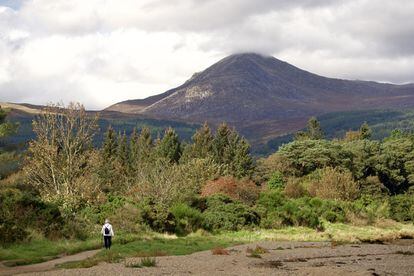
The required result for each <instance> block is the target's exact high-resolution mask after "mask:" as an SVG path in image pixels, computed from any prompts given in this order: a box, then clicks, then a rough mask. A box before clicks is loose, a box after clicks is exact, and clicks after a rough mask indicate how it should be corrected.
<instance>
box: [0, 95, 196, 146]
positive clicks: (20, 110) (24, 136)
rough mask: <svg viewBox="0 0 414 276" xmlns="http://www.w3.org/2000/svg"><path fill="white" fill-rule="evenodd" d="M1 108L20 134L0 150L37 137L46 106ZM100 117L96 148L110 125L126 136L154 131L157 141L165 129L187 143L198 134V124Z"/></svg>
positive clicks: (5, 141) (121, 115) (8, 139)
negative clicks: (135, 131)
mask: <svg viewBox="0 0 414 276" xmlns="http://www.w3.org/2000/svg"><path fill="white" fill-rule="evenodd" d="M0 106H1V107H2V108H5V109H7V110H9V114H8V120H10V121H12V122H17V123H18V124H19V128H18V131H17V133H16V134H15V135H12V136H9V137H6V138H2V139H1V140H0V147H1V146H2V145H4V144H7V145H16V144H20V145H24V144H25V143H27V142H28V141H29V140H30V139H33V138H34V137H35V136H34V133H33V130H32V120H33V118H34V116H36V115H37V114H39V113H40V112H41V110H42V108H44V107H43V106H34V105H29V104H15V103H1V104H0ZM88 112H89V113H91V114H93V113H95V112H93V111H88ZM99 116H100V117H99V118H100V120H99V131H98V133H97V135H96V136H95V144H96V145H100V144H101V142H102V139H103V135H104V132H105V131H106V129H107V128H108V126H109V125H111V126H112V127H113V128H114V129H115V131H117V132H125V133H126V134H127V135H129V134H131V133H132V131H133V129H134V128H138V129H141V128H143V127H144V126H146V127H149V128H150V129H151V132H152V135H153V137H154V138H156V137H157V135H162V133H163V132H164V130H165V129H166V128H168V127H173V128H174V129H175V130H176V131H177V133H178V134H179V135H180V137H182V138H183V139H185V140H189V139H190V138H191V136H192V135H193V133H194V132H195V130H196V129H197V128H198V127H199V125H198V124H189V123H183V122H177V121H171V120H158V119H151V118H146V117H144V116H141V115H131V114H125V113H120V112H114V111H102V112H99Z"/></svg>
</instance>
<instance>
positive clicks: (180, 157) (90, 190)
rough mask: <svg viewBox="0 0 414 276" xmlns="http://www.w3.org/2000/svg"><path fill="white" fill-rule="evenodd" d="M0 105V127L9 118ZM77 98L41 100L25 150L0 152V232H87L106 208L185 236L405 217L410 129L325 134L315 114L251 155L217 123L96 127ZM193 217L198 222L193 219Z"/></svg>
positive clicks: (63, 235) (408, 212)
mask: <svg viewBox="0 0 414 276" xmlns="http://www.w3.org/2000/svg"><path fill="white" fill-rule="evenodd" d="M6 117H7V113H6V112H5V111H4V110H1V112H0V137H6V136H10V135H13V132H15V131H16V128H18V125H16V124H13V123H10V122H8V121H7V119H6ZM98 120H99V119H98V115H96V116H95V115H94V116H91V115H90V114H87V113H86V111H85V109H84V108H83V106H82V105H80V104H70V105H69V106H66V107H65V108H63V107H62V106H58V105H53V106H49V107H48V108H47V109H45V110H44V112H43V113H42V114H40V115H37V116H36V117H35V119H34V120H33V131H34V133H35V134H36V138H35V139H33V140H31V141H30V142H29V144H28V147H27V150H23V151H15V150H13V149H10V148H7V147H3V148H2V151H1V152H0V179H1V180H0V232H1V233H2V235H0V244H1V245H2V246H9V245H11V244H14V243H18V242H19V243H21V242H23V243H24V242H30V241H32V240H35V239H40V238H41V239H47V240H59V239H71V240H87V239H88V238H90V237H91V236H96V235H97V234H99V231H100V227H101V225H102V223H103V221H104V220H105V219H106V218H108V219H110V220H111V222H112V224H113V225H114V226H115V227H116V229H117V230H118V231H120V232H122V233H143V232H159V233H174V234H176V235H178V236H186V235H188V234H190V233H193V232H196V231H206V232H208V233H219V232H221V231H238V230H244V229H281V228H284V227H288V226H303V227H308V228H310V229H315V230H317V231H324V228H325V225H326V223H344V224H352V225H374V224H376V223H378V222H381V221H388V222H389V221H396V222H403V223H406V222H408V223H411V222H412V221H413V219H414V207H413V206H414V204H413V203H414V196H413V193H414V135H413V134H411V133H407V132H404V131H402V130H398V129H396V130H394V131H393V132H392V134H391V135H390V136H388V137H386V138H384V139H381V140H375V139H373V138H372V137H374V135H373V133H372V130H371V128H370V127H369V125H368V124H366V123H364V124H362V125H361V127H360V128H359V130H356V131H348V132H346V133H345V134H344V136H343V137H342V138H335V139H326V138H325V136H324V132H323V129H322V128H321V126H320V123H319V121H318V120H317V119H316V118H310V120H309V122H308V126H307V128H306V129H305V130H303V131H300V132H298V133H296V135H295V138H294V141H292V142H289V143H286V144H283V145H282V146H281V147H280V148H279V149H278V150H277V151H276V152H274V153H273V154H271V155H270V156H267V157H263V158H254V157H253V156H252V155H251V153H250V146H249V143H248V141H247V140H246V139H245V138H243V137H242V136H241V135H240V134H238V133H237V131H236V130H235V129H233V128H231V127H229V126H228V125H227V124H226V123H222V124H221V125H220V126H218V127H217V128H216V129H215V131H213V130H212V129H211V128H210V127H209V125H208V124H204V125H203V126H201V127H200V128H199V129H198V130H197V131H196V132H195V134H194V135H193V136H192V138H191V141H190V142H184V141H182V140H181V139H180V138H179V137H178V135H177V133H176V131H175V130H174V129H173V128H167V129H165V131H164V133H163V134H162V135H158V136H157V137H153V135H152V134H151V130H150V129H149V128H147V127H139V128H135V129H134V131H133V132H132V134H130V135H126V134H125V132H122V131H115V130H114V129H113V128H112V127H111V126H109V127H108V128H107V129H106V132H105V135H104V139H103V143H102V145H101V146H99V147H97V146H96V145H94V143H93V140H94V136H95V135H96V133H97V132H98V127H99V125H98ZM200 229H201V230H200Z"/></svg>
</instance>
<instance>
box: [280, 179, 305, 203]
mask: <svg viewBox="0 0 414 276" xmlns="http://www.w3.org/2000/svg"><path fill="white" fill-rule="evenodd" d="M284 194H285V195H286V196H287V197H289V198H300V197H303V196H306V195H308V192H307V191H306V189H305V188H304V187H303V183H302V182H301V180H300V179H299V178H289V180H288V181H287V184H286V186H285V189H284Z"/></svg>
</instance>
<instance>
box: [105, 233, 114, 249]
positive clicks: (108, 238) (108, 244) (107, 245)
mask: <svg viewBox="0 0 414 276" xmlns="http://www.w3.org/2000/svg"><path fill="white" fill-rule="evenodd" d="M104 244H105V248H106V249H110V248H111V244H112V237H111V236H104Z"/></svg>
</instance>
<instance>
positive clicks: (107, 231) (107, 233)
mask: <svg viewBox="0 0 414 276" xmlns="http://www.w3.org/2000/svg"><path fill="white" fill-rule="evenodd" d="M109 232H110V231H109V227H105V230H104V233H105V235H109Z"/></svg>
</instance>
